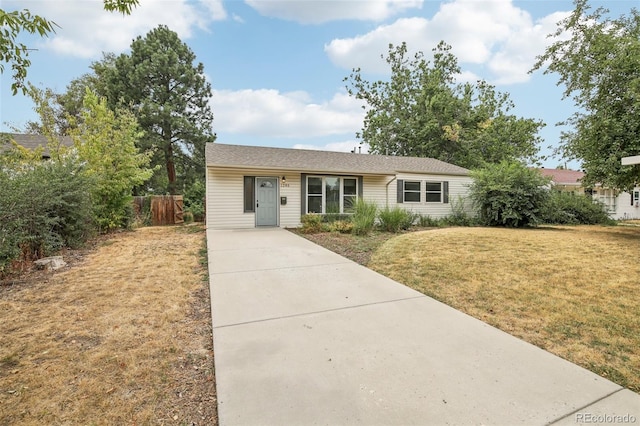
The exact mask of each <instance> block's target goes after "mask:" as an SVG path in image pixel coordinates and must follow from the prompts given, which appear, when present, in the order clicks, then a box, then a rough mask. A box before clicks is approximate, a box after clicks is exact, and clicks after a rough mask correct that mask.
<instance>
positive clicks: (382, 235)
mask: <svg viewBox="0 0 640 426" xmlns="http://www.w3.org/2000/svg"><path fill="white" fill-rule="evenodd" d="M419 229H420V230H424V229H427V228H424V229H423V228H419ZM415 230H418V228H415ZM415 230H412V232H413V231H415ZM290 231H291V232H293V233H295V234H298V235H300V236H301V237H304V238H306V239H308V240H310V241H313V242H314V243H316V244H318V245H320V246H322V247H325V248H327V249H329V250H331V251H333V252H335V253H338V254H339V255H341V256H344V257H346V258H347V259H351V260H353V261H354V262H357V263H359V264H360V265H364V266H367V265H368V264H369V261H370V259H371V255H372V254H373V253H374V252H375V251H376V250H377V249H378V247H380V246H381V245H382V244H384V243H385V241H387V240H389V239H391V238H393V237H397V236H398V235H400V234H393V233H391V232H372V233H371V234H369V235H367V236H359V235H353V234H341V233H338V232H319V233H315V234H305V233H302V232H300V230H299V229H290Z"/></svg>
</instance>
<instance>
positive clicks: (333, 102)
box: [211, 89, 364, 138]
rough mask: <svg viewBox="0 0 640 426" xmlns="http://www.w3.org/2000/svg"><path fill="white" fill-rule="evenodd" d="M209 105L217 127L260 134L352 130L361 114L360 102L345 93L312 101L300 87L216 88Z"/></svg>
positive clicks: (279, 135) (358, 125)
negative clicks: (282, 90) (285, 89)
mask: <svg viewBox="0 0 640 426" xmlns="http://www.w3.org/2000/svg"><path fill="white" fill-rule="evenodd" d="M211 105H212V109H213V113H214V115H215V124H214V126H215V128H216V130H217V131H219V132H228V133H235V134H248V135H254V136H259V137H261V138H268V137H273V138H312V137H319V136H327V135H338V134H345V133H352V134H355V132H356V131H358V130H359V129H360V128H361V127H362V120H363V117H364V112H363V109H362V107H361V103H360V102H359V101H357V100H355V99H353V98H352V97H350V96H349V95H347V94H346V93H337V94H335V95H334V96H333V98H332V99H330V100H328V101H325V102H322V103H313V102H312V100H311V98H310V96H309V95H308V94H307V93H305V92H300V91H298V92H289V93H280V92H279V91H277V90H269V89H259V90H251V89H247V90H239V91H231V90H216V91H214V92H213V98H212V101H211Z"/></svg>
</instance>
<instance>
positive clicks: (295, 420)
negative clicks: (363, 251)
mask: <svg viewBox="0 0 640 426" xmlns="http://www.w3.org/2000/svg"><path fill="white" fill-rule="evenodd" d="M207 239H208V253H209V273H210V283H211V303H212V317H213V340H214V353H215V368H216V385H217V393H218V416H219V421H220V425H221V426H229V425H445V424H449V425H466V424H469V425H516V424H524V425H546V424H558V425H568V424H587V423H588V424H612V423H631V424H633V423H635V424H640V395H638V394H636V393H633V392H631V391H629V390H626V389H624V388H622V387H620V386H619V385H616V384H614V383H612V382H610V381H608V380H605V379H603V378H601V377H599V376H597V375H595V374H593V373H591V372H589V371H587V370H585V369H583V368H581V367H578V366H576V365H574V364H572V363H570V362H567V361H564V360H562V359H561V358H558V357H556V356H555V355H552V354H550V353H548V352H546V351H544V350H541V349H539V348H537V347H535V346H533V345H530V344H528V343H525V342H523V341H522V340H519V339H517V338H515V337H513V336H510V335H508V334H506V333H504V332H502V331H500V330H497V329H495V328H493V327H491V326H489V325H487V324H485V323H483V322H481V321H478V320H476V319H474V318H472V317H470V316H468V315H465V314H463V313H461V312H459V311H456V310H455V309H452V308H450V307H448V306H446V305H444V304H442V303H439V302H437V301H435V300H433V299H431V298H429V297H426V296H424V295H422V294H421V293H418V292H416V291H414V290H411V289H409V288H407V287H405V286H403V285H401V284H399V283H397V282H395V281H393V280H390V279H388V278H386V277H383V276H381V275H379V274H377V273H375V272H373V271H371V270H369V269H367V268H365V267H362V266H360V265H358V264H356V263H354V262H352V261H350V260H348V259H346V258H344V257H342V256H339V255H337V254H335V253H333V252H330V251H328V250H326V249H324V248H322V247H320V246H318V245H316V244H314V243H312V242H310V241H308V240H306V239H304V238H300V237H298V236H296V235H294V234H292V233H290V232H288V231H286V230H282V229H278V228H269V229H252V230H237V231H222V230H220V231H218V230H208V231H207ZM625 419H626V421H625Z"/></svg>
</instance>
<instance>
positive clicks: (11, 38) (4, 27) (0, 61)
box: [0, 0, 140, 95]
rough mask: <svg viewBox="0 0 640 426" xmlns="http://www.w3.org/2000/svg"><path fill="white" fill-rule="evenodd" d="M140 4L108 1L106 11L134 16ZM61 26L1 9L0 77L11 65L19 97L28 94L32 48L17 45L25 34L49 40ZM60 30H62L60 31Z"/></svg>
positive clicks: (27, 13) (26, 12) (128, 0)
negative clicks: (50, 35) (22, 34)
mask: <svg viewBox="0 0 640 426" xmlns="http://www.w3.org/2000/svg"><path fill="white" fill-rule="evenodd" d="M139 3H140V2H139V0H104V9H105V10H107V11H109V12H116V11H117V12H121V13H123V14H126V15H128V14H130V13H131V11H132V10H133V8H134V7H136V6H138V4H139ZM56 27H58V25H57V24H56V23H55V22H53V21H50V20H48V19H46V18H44V17H42V16H39V15H34V14H32V13H31V12H30V11H29V10H28V9H23V10H21V11H17V10H16V11H10V12H7V11H5V10H4V9H2V8H0V74H3V73H4V68H5V64H9V65H11V69H12V70H13V76H12V79H13V83H12V84H11V90H12V91H13V94H14V95H15V94H16V93H18V90H22V92H23V93H24V94H26V93H27V86H26V85H25V79H26V78H27V69H28V68H29V66H30V65H31V61H30V60H29V51H30V50H31V49H29V47H28V46H27V45H25V44H24V43H20V42H18V41H17V39H18V36H19V35H20V34H21V33H25V32H26V33H29V34H38V35H39V36H40V37H47V36H49V34H51V33H55V29H56ZM58 28H59V27H58Z"/></svg>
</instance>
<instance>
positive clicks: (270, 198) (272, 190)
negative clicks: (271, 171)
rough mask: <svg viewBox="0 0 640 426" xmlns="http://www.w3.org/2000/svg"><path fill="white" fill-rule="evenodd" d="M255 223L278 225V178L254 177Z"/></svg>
mask: <svg viewBox="0 0 640 426" xmlns="http://www.w3.org/2000/svg"><path fill="white" fill-rule="evenodd" d="M256 225H257V226H278V178H257V179H256Z"/></svg>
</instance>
